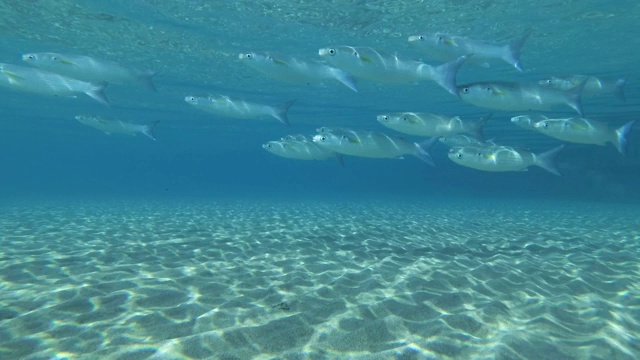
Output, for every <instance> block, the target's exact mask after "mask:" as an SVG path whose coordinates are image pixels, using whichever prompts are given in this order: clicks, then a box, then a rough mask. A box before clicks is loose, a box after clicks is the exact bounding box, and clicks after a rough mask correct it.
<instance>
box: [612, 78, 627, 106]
mask: <svg viewBox="0 0 640 360" xmlns="http://www.w3.org/2000/svg"><path fill="white" fill-rule="evenodd" d="M626 84H627V79H625V78H622V79H618V80H617V81H616V85H615V86H616V89H615V94H616V97H617V98H618V99H620V100H622V101H623V102H627V97H626V96H625V95H624V86H625V85H626Z"/></svg>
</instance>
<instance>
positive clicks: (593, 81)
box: [538, 75, 627, 101]
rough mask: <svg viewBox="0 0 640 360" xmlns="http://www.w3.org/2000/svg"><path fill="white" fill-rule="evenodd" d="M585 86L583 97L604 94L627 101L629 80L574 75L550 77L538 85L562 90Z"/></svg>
mask: <svg viewBox="0 0 640 360" xmlns="http://www.w3.org/2000/svg"><path fill="white" fill-rule="evenodd" d="M582 83H585V84H584V89H583V90H582V96H587V97H594V96H600V95H603V94H613V95H614V96H615V97H617V98H618V99H620V100H621V101H627V99H626V96H625V94H624V86H625V85H626V83H627V79H624V78H621V79H601V78H598V77H595V76H590V75H573V76H568V77H550V78H548V79H543V80H540V81H538V84H540V85H545V86H550V87H553V88H556V89H560V90H565V91H566V90H571V89H574V88H577V87H578V86H580V84H582Z"/></svg>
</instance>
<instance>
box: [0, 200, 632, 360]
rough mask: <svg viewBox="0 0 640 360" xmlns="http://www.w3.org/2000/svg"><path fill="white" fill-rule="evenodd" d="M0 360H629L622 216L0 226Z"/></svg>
mask: <svg viewBox="0 0 640 360" xmlns="http://www.w3.org/2000/svg"><path fill="white" fill-rule="evenodd" d="M0 229H1V230H0V281H1V282H0V304H2V306H0V359H22V358H24V359H50V358H55V359H63V358H68V359H163V360H164V359H274V358H277V359H337V358H352V359H602V360H609V359H637V358H640V340H639V334H640V209H638V208H637V207H635V208H634V207H630V206H621V205H606V204H598V205H595V204H586V203H584V204H581V203H544V202H529V203H522V202H513V203H507V202H494V203H482V202H475V203H464V202H455V203H451V202H449V203H438V202H435V201H434V202H433V203H424V204H418V203H400V202H397V203H390V204H389V203H384V202H380V203H374V202H370V203H347V202H344V203H329V202H290V203H287V202H280V203H271V202H266V201H265V202H260V203H248V202H242V203H241V202H238V203H209V204H205V203H200V204H187V203H171V204H169V203H166V204H160V203H153V204H151V203H150V204H142V203H133V202H132V203H117V202H113V203H109V204H106V203H103V204H100V203H95V204H91V203H74V204H61V203H51V204H48V205H44V204H40V205H37V204H36V205H33V204H31V205H29V206H27V205H15V206H8V205H5V206H3V207H2V209H0Z"/></svg>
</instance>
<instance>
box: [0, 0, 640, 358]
mask: <svg viewBox="0 0 640 360" xmlns="http://www.w3.org/2000/svg"><path fill="white" fill-rule="evenodd" d="M0 17H1V18H2V21H1V22H0V54H1V57H0V62H2V63H9V64H17V65H25V66H26V64H24V63H23V61H22V60H21V55H22V54H24V53H28V52H56V53H62V54H81V55H88V56H92V57H95V58H99V59H104V60H109V61H115V62H118V63H120V64H123V65H126V66H128V67H132V68H138V69H141V70H147V69H151V70H153V71H155V72H157V75H155V77H154V82H155V85H156V87H157V89H158V91H157V92H153V91H149V90H148V89H146V88H145V87H144V86H139V85H138V84H128V85H119V84H109V86H108V87H107V88H106V89H105V94H106V96H107V97H108V98H109V100H110V103H111V106H109V107H107V106H103V105H101V104H99V103H98V102H95V101H94V100H92V99H91V98H89V97H87V96H85V95H84V94H79V95H78V96H77V97H75V98H70V97H67V96H58V97H53V96H42V95H38V94H31V93H25V92H19V91H15V89H12V88H7V87H0V163H1V164H2V165H3V166H2V177H0V359H340V358H350V359H603V360H604V359H636V358H639V357H640V341H639V336H638V335H637V334H639V333H640V322H639V321H638V319H640V303H639V302H638V300H637V299H638V292H639V291H640V283H639V279H640V261H639V260H638V259H639V258H640V257H639V255H640V248H639V245H638V244H639V242H638V240H639V237H640V233H639V230H638V229H640V224H639V223H638V222H639V220H638V219H640V216H639V212H640V207H639V206H638V204H639V203H640V195H639V194H640V191H639V190H640V185H639V182H638V178H639V175H640V136H639V135H638V134H640V131H637V129H636V130H635V131H632V132H631V134H630V135H629V138H628V145H629V147H628V151H627V154H626V155H622V154H620V153H618V152H617V151H616V149H615V148H614V147H613V146H611V145H610V144H607V145H606V146H595V145H580V144H571V143H566V147H565V149H563V150H562V152H561V153H560V154H559V155H558V158H557V161H556V163H557V166H558V168H559V170H560V172H561V173H562V176H560V177H558V176H554V175H552V174H550V173H548V172H546V171H544V170H543V169H541V168H538V167H531V168H530V169H529V170H528V171H526V172H506V173H491V172H482V171H478V170H474V169H470V168H466V167H462V166H459V165H457V164H455V163H453V162H452V161H450V160H449V159H448V158H447V152H448V149H447V148H446V147H445V146H443V145H442V144H437V145H436V146H434V148H433V149H432V151H431V153H432V156H433V158H434V161H435V163H436V164H437V166H436V167H435V168H434V167H430V166H428V165H426V164H424V163H423V162H421V161H419V160H417V159H416V158H414V157H412V156H407V157H406V159H404V160H397V159H369V158H357V157H349V156H347V157H345V158H344V167H341V166H340V164H339V163H338V162H337V161H335V160H333V159H327V160H325V161H298V160H292V159H285V158H281V157H277V156H274V155H272V154H270V153H268V152H267V151H265V150H263V149H262V147H261V145H262V144H264V143H266V142H267V141H270V140H277V139H279V138H280V137H283V136H285V135H288V134H305V135H307V136H309V135H313V134H314V133H315V129H316V128H318V127H321V126H330V127H348V128H353V129H362V130H375V131H382V132H385V133H387V134H396V135H400V134H399V133H395V132H394V131H393V130H390V129H387V128H384V127H383V126H382V125H381V124H379V123H378V122H377V121H376V115H378V114H381V113H385V112H402V111H422V112H432V113H439V114H448V115H450V116H454V115H459V116H461V117H462V118H469V119H475V118H480V117H481V116H483V115H485V114H487V113H489V112H493V117H492V119H491V120H489V122H488V123H487V126H486V128H485V134H486V137H487V138H488V139H494V141H496V142H499V143H500V144H505V145H510V146H514V147H517V148H518V149H529V150H530V151H533V152H541V151H545V150H549V149H551V148H553V147H555V146H557V145H559V144H562V143H563V142H561V141H559V140H555V139H553V138H551V137H547V136H543V135H541V134H539V133H536V132H532V131H529V130H526V129H523V128H520V127H517V126H515V125H514V124H512V123H511V122H510V121H509V119H510V118H511V117H512V116H515V115H522V114H538V113H535V112H527V111H524V112H514V111H501V110H490V109H483V108H480V107H476V106H474V105H471V104H468V103H464V102H462V101H461V100H460V99H458V98H456V97H455V96H452V95H450V94H448V93H447V92H446V91H444V90H443V89H442V88H440V87H438V86H437V85H435V84H434V83H432V82H420V83H417V84H413V83H411V84H384V83H377V82H374V81H368V80H365V79H358V80H357V85H358V89H359V91H358V92H357V93H356V92H353V91H351V90H349V89H348V88H347V87H345V86H343V85H341V84H339V83H337V82H327V83H325V84H321V85H306V84H291V83H286V82H280V81H277V80H274V79H270V78H269V77H267V76H264V75H263V74H261V73H259V72H256V71H255V70H253V69H251V68H249V67H247V66H246V65H244V64H242V62H241V61H240V60H239V59H238V54H240V53H246V52H251V51H276V52H278V53H281V54H287V55H291V56H296V57H299V58H301V59H305V60H308V61H319V60H321V58H320V57H319V56H318V49H319V48H324V47H329V46H335V45H351V46H371V47H373V48H375V49H377V50H380V51H385V52H387V53H391V54H393V53H395V52H397V54H398V56H403V57H405V58H407V59H421V60H423V61H427V62H429V63H431V64H435V65H437V64H439V62H437V61H434V62H431V61H429V59H428V58H427V56H426V55H425V53H424V52H421V51H419V50H417V49H415V48H413V47H411V46H410V45H409V43H408V41H407V38H408V36H410V35H415V34H419V33H424V32H445V33H451V34H456V35H464V36H468V37H471V38H476V39H482V40H487V41H496V42H500V43H507V42H509V41H511V40H512V39H515V38H518V37H519V36H521V35H522V34H523V33H524V32H525V31H527V30H532V35H531V37H530V38H529V39H528V41H527V42H526V43H525V45H524V47H523V49H522V55H521V59H522V64H523V67H524V70H525V71H523V72H518V71H517V70H515V69H513V68H512V67H510V66H509V65H507V64H506V63H502V62H495V63H491V66H490V67H483V66H477V65H473V64H464V65H463V66H462V67H461V69H460V71H459V73H458V75H457V81H458V83H468V82H474V81H498V80H501V81H518V82H524V81H537V80H540V79H545V78H548V77H551V76H568V75H573V74H587V75H593V76H597V77H601V78H614V79H617V78H625V79H626V80H627V83H626V85H625V88H624V89H625V94H626V102H623V101H620V100H619V99H616V97H615V96H612V95H610V94H609V95H606V94H605V95H603V96H598V97H586V96H585V97H584V98H583V106H584V112H585V116H586V117H588V118H592V119H596V120H599V121H602V122H605V123H607V124H609V125H610V126H611V127H619V126H621V125H622V124H624V123H626V122H628V121H631V120H637V118H638V114H639V113H640V111H639V110H640V108H639V106H638V104H639V100H638V99H639V98H640V89H639V87H638V85H637V81H636V79H637V78H638V77H639V76H638V75H639V74H638V68H637V57H638V54H637V49H639V48H640V39H638V37H637V36H635V34H638V33H640V25H638V21H637V19H638V18H640V4H638V3H637V2H636V1H625V0H618V1H616V2H615V3H613V2H610V1H600V0H597V1H596V0H589V1H585V0H581V1H551V0H548V1H547V0H544V1H536V2H533V1H472V0H469V1H460V0H458V1H454V0H450V1H423V2H406V3H401V2H396V3H389V2H377V1H345V2H326V3H314V2H303V1H300V2H293V1H268V2H267V1H263V2H258V3H254V2H249V1H246V2H245V1H236V2H228V3H225V2H207V1H199V0H191V1H187V0H182V1H151V0H138V1H123V0H114V1H109V2H106V1H99V0H78V1H9V0H0ZM209 94H223V95H228V96H232V97H237V98H242V99H246V100H248V101H253V102H259V103H264V104H269V105H277V104H281V103H284V102H286V101H289V100H294V99H295V100H296V103H295V104H294V105H293V106H292V107H291V109H290V111H289V120H290V123H291V127H286V126H284V125H282V124H280V123H278V121H276V120H275V119H263V120H238V119H230V118H225V117H219V116H214V115H212V114H208V113H206V112H202V111H199V110H198V109H195V108H194V107H192V106H190V105H189V104H187V103H186V102H185V101H184V98H185V96H187V95H194V96H207V95H209ZM78 114H87V115H94V116H100V117H103V118H111V119H118V120H122V121H127V122H132V123H137V124H150V123H152V122H154V121H159V123H158V124H157V126H156V128H155V137H156V138H157V141H152V140H150V139H149V138H147V137H145V136H143V135H140V134H139V135H138V136H135V137H131V136H121V135H117V134H112V135H106V134H104V133H103V132H101V131H98V130H96V129H92V128H90V127H88V126H85V125H82V124H81V123H79V122H78V121H76V120H74V116H76V115H78ZM544 114H545V115H547V116H550V117H558V118H566V117H574V116H576V114H575V113H574V112H572V111H571V110H569V108H565V107H558V108H554V109H552V110H551V111H548V112H544ZM405 138H407V139H409V140H411V141H420V140H421V139H420V138H416V137H411V136H405Z"/></svg>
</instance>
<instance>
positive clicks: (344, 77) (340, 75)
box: [331, 68, 358, 92]
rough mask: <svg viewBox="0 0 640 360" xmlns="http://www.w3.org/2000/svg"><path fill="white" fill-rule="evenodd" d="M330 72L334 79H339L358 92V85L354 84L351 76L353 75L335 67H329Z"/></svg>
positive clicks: (354, 81)
mask: <svg viewBox="0 0 640 360" xmlns="http://www.w3.org/2000/svg"><path fill="white" fill-rule="evenodd" d="M331 74H332V75H333V77H334V78H335V79H336V80H338V81H340V82H341V83H342V84H344V85H345V86H346V87H348V88H349V89H351V90H353V91H355V92H358V86H357V85H356V80H355V79H354V78H353V76H351V75H349V74H348V73H347V72H345V71H343V70H340V69H337V68H331Z"/></svg>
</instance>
